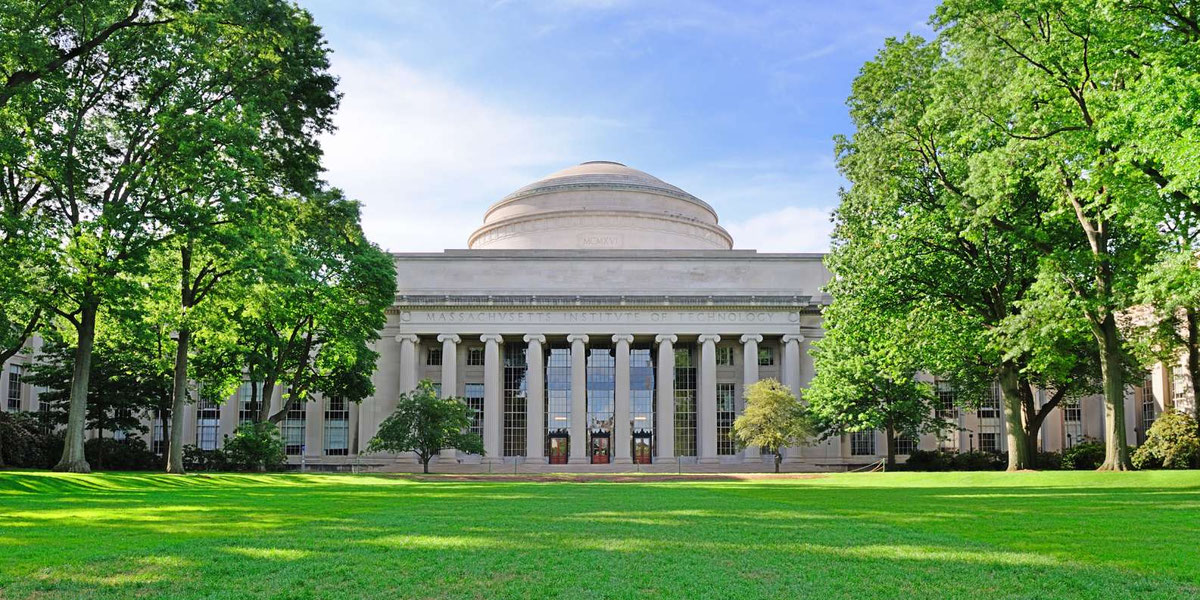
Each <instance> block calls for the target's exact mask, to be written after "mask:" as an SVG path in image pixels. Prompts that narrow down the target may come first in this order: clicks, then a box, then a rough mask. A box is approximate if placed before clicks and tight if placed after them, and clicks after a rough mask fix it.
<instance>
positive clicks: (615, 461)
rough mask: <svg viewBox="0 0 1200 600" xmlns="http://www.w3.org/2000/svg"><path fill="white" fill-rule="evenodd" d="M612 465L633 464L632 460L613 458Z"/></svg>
mask: <svg viewBox="0 0 1200 600" xmlns="http://www.w3.org/2000/svg"><path fill="white" fill-rule="evenodd" d="M612 464H614V465H632V464H633V459H632V458H627V457H621V456H618V457H616V458H614V459H613V461H612Z"/></svg>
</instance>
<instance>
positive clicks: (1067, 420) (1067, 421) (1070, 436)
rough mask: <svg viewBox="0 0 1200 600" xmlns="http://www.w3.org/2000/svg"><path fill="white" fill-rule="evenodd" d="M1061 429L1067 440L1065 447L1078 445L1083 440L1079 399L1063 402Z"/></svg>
mask: <svg viewBox="0 0 1200 600" xmlns="http://www.w3.org/2000/svg"><path fill="white" fill-rule="evenodd" d="M1062 411H1063V429H1064V433H1065V434H1066V438H1067V447H1071V446H1074V445H1075V444H1078V443H1079V441H1080V440H1081V439H1082V438H1083V407H1082V406H1081V405H1080V403H1079V398H1070V399H1068V400H1066V401H1064V402H1063V405H1062Z"/></svg>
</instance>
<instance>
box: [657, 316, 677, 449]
mask: <svg viewBox="0 0 1200 600" xmlns="http://www.w3.org/2000/svg"><path fill="white" fill-rule="evenodd" d="M678 341H679V337H678V336H675V335H659V336H656V337H655V338H654V342H655V343H656V344H658V365H657V373H655V377H654V382H655V387H657V388H658V390H657V394H658V398H657V399H656V400H657V401H656V404H657V405H658V406H657V407H656V409H655V412H656V413H658V419H657V421H658V423H657V424H656V426H655V428H654V437H655V438H657V439H656V440H655V445H656V446H657V455H656V456H655V458H656V459H658V460H673V459H674V458H675V342H678Z"/></svg>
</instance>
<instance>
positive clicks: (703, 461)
mask: <svg viewBox="0 0 1200 600" xmlns="http://www.w3.org/2000/svg"><path fill="white" fill-rule="evenodd" d="M720 463H721V459H719V458H717V457H715V456H705V457H702V458H699V459H697V460H696V464H698V465H717V464H720Z"/></svg>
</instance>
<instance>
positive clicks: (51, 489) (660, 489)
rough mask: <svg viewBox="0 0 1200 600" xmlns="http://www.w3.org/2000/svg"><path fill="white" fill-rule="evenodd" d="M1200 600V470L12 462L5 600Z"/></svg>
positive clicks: (2, 555)
mask: <svg viewBox="0 0 1200 600" xmlns="http://www.w3.org/2000/svg"><path fill="white" fill-rule="evenodd" d="M133 597H150V598H157V597H167V598H245V597H263V598H267V597H269V598H368V597H400V598H463V597H465V598H796V597H818V598H904V599H914V598H939V599H946V598H979V599H985V598H1099V597H1104V598H1187V597H1200V472H1144V473H1074V472H1072V473H1020V474H1003V473H970V474H961V473H957V474H955V473H931V474H915V473H914V474H905V473H890V474H855V475H833V476H828V477H824V478H819V479H807V480H774V481H738V480H730V481H670V482H637V483H607V482H602V481H590V482H587V483H564V482H552V481H541V482H533V483H531V482H520V481H505V480H503V479H496V480H494V481H483V482H478V481H475V482H472V481H453V480H441V481H415V480H412V479H408V478H402V477H388V476H369V475H359V476H353V475H262V476H255V475H218V476H188V477H180V478H177V477H169V476H165V475H154V474H103V475H79V476H75V475H59V474H43V473H0V598H3V599H5V600H7V599H10V598H133Z"/></svg>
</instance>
